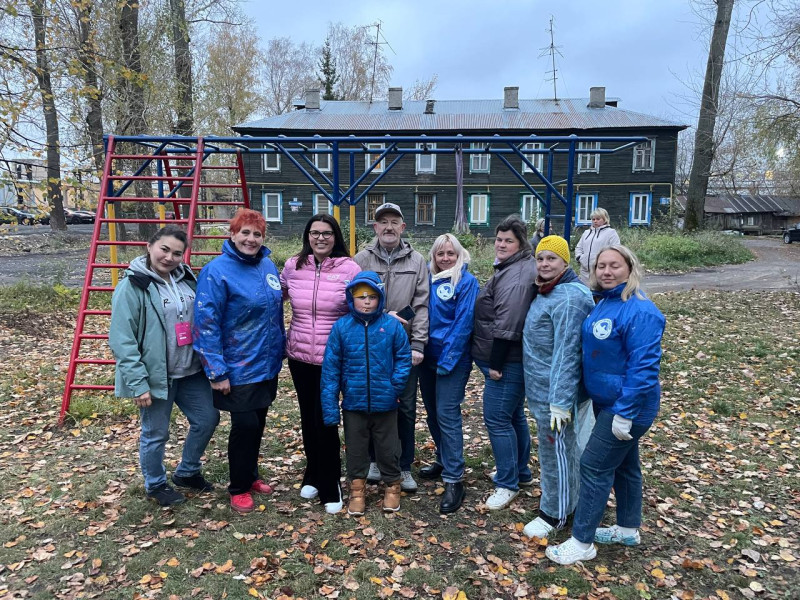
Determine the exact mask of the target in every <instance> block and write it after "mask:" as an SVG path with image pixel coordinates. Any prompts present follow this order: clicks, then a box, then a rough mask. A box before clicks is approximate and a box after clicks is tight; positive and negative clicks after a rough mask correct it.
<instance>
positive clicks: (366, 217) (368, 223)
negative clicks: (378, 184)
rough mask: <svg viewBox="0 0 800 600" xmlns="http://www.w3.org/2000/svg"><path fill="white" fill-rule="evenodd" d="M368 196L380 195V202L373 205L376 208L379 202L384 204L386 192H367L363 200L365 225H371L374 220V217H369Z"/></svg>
mask: <svg viewBox="0 0 800 600" xmlns="http://www.w3.org/2000/svg"><path fill="white" fill-rule="evenodd" d="M370 196H380V202H378V203H377V204H376V205H375V208H378V207H379V206H380V205H381V204H386V194H378V193H375V194H367V197H366V198H365V201H364V222H365V223H366V224H367V225H372V224H373V223H374V222H375V219H370V218H369V198H370Z"/></svg>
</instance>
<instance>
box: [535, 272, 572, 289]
mask: <svg viewBox="0 0 800 600" xmlns="http://www.w3.org/2000/svg"><path fill="white" fill-rule="evenodd" d="M567 269H569V267H565V268H564V270H563V271H561V273H559V274H558V275H556V276H555V277H553V278H552V279H551V280H550V281H542V279H541V278H540V277H539V276H538V275H537V276H536V287H538V288H539V293H540V294H549V293H550V292H552V291H553V288H554V287H556V286H557V285H558V282H559V281H561V278H562V277H563V276H564V273H566V272H567Z"/></svg>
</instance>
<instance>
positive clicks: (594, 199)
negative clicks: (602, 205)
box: [592, 154, 600, 211]
mask: <svg viewBox="0 0 800 600" xmlns="http://www.w3.org/2000/svg"><path fill="white" fill-rule="evenodd" d="M598 156H600V155H599V154H598ZM597 198H598V194H595V195H594V197H593V199H592V210H593V211H594V210H596V209H597Z"/></svg>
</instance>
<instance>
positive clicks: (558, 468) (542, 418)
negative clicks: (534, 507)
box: [528, 402, 581, 527]
mask: <svg viewBox="0 0 800 600" xmlns="http://www.w3.org/2000/svg"><path fill="white" fill-rule="evenodd" d="M528 408H530V409H531V412H532V413H533V417H534V419H535V420H536V436H537V438H538V440H539V469H540V474H539V481H540V484H541V488H542V496H541V498H540V499H539V512H543V513H544V514H545V515H547V516H548V517H550V518H551V520H554V521H557V522H558V527H563V526H564V524H565V523H566V520H567V517H568V516H569V515H571V514H572V513H573V511H574V510H575V507H576V506H577V504H578V491H579V489H580V459H581V452H580V450H579V449H578V440H577V436H576V432H575V418H574V417H575V415H573V419H572V421H570V422H569V423H568V424H567V425H564V426H562V427H561V431H560V432H559V431H558V430H551V429H550V405H549V404H548V403H547V402H529V403H528Z"/></svg>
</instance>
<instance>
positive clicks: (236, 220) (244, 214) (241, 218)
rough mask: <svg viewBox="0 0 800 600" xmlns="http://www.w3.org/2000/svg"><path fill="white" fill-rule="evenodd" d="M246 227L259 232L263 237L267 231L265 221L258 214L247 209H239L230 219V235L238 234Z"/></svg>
mask: <svg viewBox="0 0 800 600" xmlns="http://www.w3.org/2000/svg"><path fill="white" fill-rule="evenodd" d="M247 225H249V226H250V227H252V228H253V229H257V230H259V231H260V232H261V235H264V234H265V233H266V231H267V221H266V219H264V216H263V215H262V214H261V213H260V212H258V211H255V210H250V209H249V208H240V209H239V210H237V211H236V214H235V215H234V216H233V218H232V219H231V222H230V229H231V233H239V231H241V229H242V227H245V226H247Z"/></svg>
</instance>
